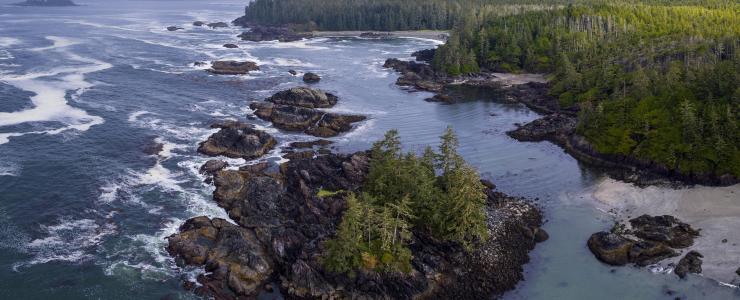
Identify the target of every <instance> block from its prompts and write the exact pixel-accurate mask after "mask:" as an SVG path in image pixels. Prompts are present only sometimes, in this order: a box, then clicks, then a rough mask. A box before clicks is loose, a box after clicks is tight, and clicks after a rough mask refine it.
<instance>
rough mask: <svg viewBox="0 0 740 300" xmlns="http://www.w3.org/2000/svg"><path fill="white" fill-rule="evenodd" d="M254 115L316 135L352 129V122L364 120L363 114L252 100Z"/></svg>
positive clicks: (281, 125)
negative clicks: (342, 113) (337, 112)
mask: <svg viewBox="0 0 740 300" xmlns="http://www.w3.org/2000/svg"><path fill="white" fill-rule="evenodd" d="M249 107H250V108H251V109H253V110H255V112H254V113H255V115H257V116H258V117H259V118H261V119H263V120H268V121H271V122H272V123H273V125H274V126H275V127H277V128H280V129H283V130H288V131H302V132H305V133H307V134H310V135H313V136H318V137H332V136H336V135H339V134H340V133H342V132H346V131H349V130H350V129H352V123H355V122H360V121H363V120H365V117H364V116H357V115H340V114H335V113H325V112H322V111H320V110H316V109H310V108H305V107H300V106H290V105H278V104H274V103H270V102H253V103H252V104H250V106H249Z"/></svg>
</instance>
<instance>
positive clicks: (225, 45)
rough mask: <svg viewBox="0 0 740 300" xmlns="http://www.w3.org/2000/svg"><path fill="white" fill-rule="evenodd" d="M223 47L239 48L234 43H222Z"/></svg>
mask: <svg viewBox="0 0 740 300" xmlns="http://www.w3.org/2000/svg"><path fill="white" fill-rule="evenodd" d="M224 48H229V49H234V48H239V46H238V45H236V44H224Z"/></svg>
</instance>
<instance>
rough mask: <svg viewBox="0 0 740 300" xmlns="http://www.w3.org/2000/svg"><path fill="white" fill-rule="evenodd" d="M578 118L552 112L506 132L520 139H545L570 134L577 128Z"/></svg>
mask: <svg viewBox="0 0 740 300" xmlns="http://www.w3.org/2000/svg"><path fill="white" fill-rule="evenodd" d="M576 124H577V120H576V118H574V117H571V116H567V115H564V114H551V115H548V116H545V117H543V118H540V119H537V120H534V121H532V122H529V123H527V124H526V125H523V126H519V128H517V129H515V130H512V131H508V132H506V134H507V135H509V136H510V137H512V138H514V139H517V140H519V141H543V140H548V139H554V138H557V137H558V136H559V135H568V134H570V133H571V132H573V130H575V128H576Z"/></svg>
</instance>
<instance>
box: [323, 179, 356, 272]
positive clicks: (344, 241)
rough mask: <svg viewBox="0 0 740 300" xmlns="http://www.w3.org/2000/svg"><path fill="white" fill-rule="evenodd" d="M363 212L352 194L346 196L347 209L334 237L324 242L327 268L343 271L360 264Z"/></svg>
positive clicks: (332, 270)
mask: <svg viewBox="0 0 740 300" xmlns="http://www.w3.org/2000/svg"><path fill="white" fill-rule="evenodd" d="M364 213H365V212H364V211H363V209H362V206H361V205H360V203H359V202H358V200H357V198H356V197H355V195H354V194H350V195H349V196H348V197H347V210H346V211H345V212H344V215H343V216H342V221H341V223H339V227H338V228H337V234H336V237H335V238H333V239H331V240H329V241H327V242H326V255H325V256H324V259H323V264H324V266H325V267H326V269H327V270H329V271H331V272H335V273H345V272H349V271H351V270H354V269H356V268H358V267H359V266H360V265H361V260H360V258H361V254H362V251H363V248H364V247H363V245H364V243H363V232H364V229H363V226H362V225H363V224H362V222H363V219H364V218H365V214H364Z"/></svg>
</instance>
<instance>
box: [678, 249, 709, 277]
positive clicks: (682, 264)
mask: <svg viewBox="0 0 740 300" xmlns="http://www.w3.org/2000/svg"><path fill="white" fill-rule="evenodd" d="M702 257H704V256H703V255H701V254H700V253H699V252H696V251H689V253H686V256H684V257H683V258H682V259H681V260H680V261H678V264H677V265H676V269H675V270H674V272H676V275H678V277H680V278H686V275H688V274H689V273H694V274H700V273H701V263H702V261H701V258H702Z"/></svg>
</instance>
